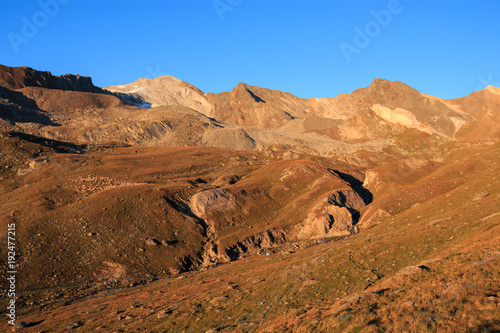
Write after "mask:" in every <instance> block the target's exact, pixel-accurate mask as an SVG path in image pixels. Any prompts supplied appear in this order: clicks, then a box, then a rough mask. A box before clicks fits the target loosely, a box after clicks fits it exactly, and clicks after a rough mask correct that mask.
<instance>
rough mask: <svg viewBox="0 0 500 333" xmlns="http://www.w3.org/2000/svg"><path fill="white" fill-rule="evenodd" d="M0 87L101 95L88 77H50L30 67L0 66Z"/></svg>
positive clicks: (99, 89)
mask: <svg viewBox="0 0 500 333" xmlns="http://www.w3.org/2000/svg"><path fill="white" fill-rule="evenodd" d="M0 86H2V87H5V88H8V89H11V90H17V89H22V88H25V87H37V88H48V89H59V90H70V91H83V92H93V93H103V92H104V91H103V90H102V89H101V88H99V87H96V86H94V84H93V83H92V79H91V78H90V77H89V76H81V75H72V74H65V75H52V73H50V72H46V71H37V70H34V69H33V68H30V67H8V66H3V65H0Z"/></svg>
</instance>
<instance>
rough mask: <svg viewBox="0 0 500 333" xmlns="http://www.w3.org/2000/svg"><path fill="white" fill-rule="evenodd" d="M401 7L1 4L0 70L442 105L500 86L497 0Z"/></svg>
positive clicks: (219, 2) (322, 1)
mask: <svg viewBox="0 0 500 333" xmlns="http://www.w3.org/2000/svg"><path fill="white" fill-rule="evenodd" d="M55 1H59V2H61V3H64V4H59V2H57V3H58V4H59V5H58V8H56V7H54V3H55ZM397 2H398V1H397V0H389V1H388V0H383V1H378V0H377V1H375V0H373V1H361V0H359V1H353V0H345V1H333V0H317V1H314V0H308V1H306V0H302V1H298V0H215V1H214V0H206V1H205V0H197V1H196V0H176V1H173V0H170V1H169V0H158V1H153V0H150V1H148V0H143V1H132V0H100V1H97V0H41V1H40V2H39V1H37V0H34V1H26V0H0V64H4V65H8V66H23V65H24V66H30V67H33V68H35V69H38V70H48V71H51V72H52V73H53V74H65V73H74V74H82V75H88V76H92V78H93V81H94V83H95V84H96V85H99V86H107V85H118V84H124V83H129V82H132V81H135V80H136V79H138V78H139V77H152V76H158V75H167V74H168V75H173V76H175V77H178V78H180V79H182V80H184V81H187V82H189V83H191V84H193V85H195V86H197V87H198V88H200V89H201V90H203V91H205V92H220V91H226V90H231V89H232V88H233V87H234V86H235V85H236V84H238V82H246V83H248V84H251V85H258V86H262V87H267V88H272V89H280V90H283V91H288V92H291V93H293V94H295V95H297V96H300V97H327V96H333V97H334V96H336V95H338V94H339V93H349V92H351V91H353V90H354V89H357V88H360V87H365V86H368V85H369V84H370V83H371V82H372V80H373V79H374V78H385V79H388V80H399V81H402V82H404V83H407V84H409V85H410V86H412V87H414V88H416V89H418V90H420V91H422V92H424V93H428V94H432V95H436V96H439V97H442V98H455V97H462V96H465V95H468V94H469V93H471V92H472V91H474V90H476V89H479V88H482V87H483V86H484V85H485V84H488V83H489V84H496V85H500V83H498V82H500V61H499V60H500V19H499V14H500V1H497V0H478V1H451V0H441V1H437V0H413V1H411V0H400V1H399V5H397ZM43 3H47V4H49V5H50V6H48V7H47V6H45V5H42V4H43ZM215 6H218V8H219V9H218V11H217V10H216V8H215ZM224 6H225V7H224ZM389 9H390V10H392V13H391V12H390V11H388V10H389ZM372 11H374V12H375V13H381V11H386V12H382V13H386V14H387V12H389V13H390V18H389V17H388V16H387V15H385V16H384V15H382V16H381V17H379V21H380V22H381V23H378V22H377V21H376V19H375V18H374V16H373V15H372ZM30 25H33V26H31V28H33V27H34V28H35V30H36V31H34V30H33V29H31V30H30ZM356 28H359V30H355V29H356ZM366 29H368V33H369V35H367V37H368V38H369V40H367V39H366V38H364V39H363V38H362V37H360V34H359V33H358V32H356V31H362V34H366ZM357 34H358V38H357V39H356V38H355V37H356V35H357ZM341 45H343V48H344V51H342V48H341ZM354 48H355V49H354ZM16 50H17V52H16ZM345 50H348V52H347V51H345ZM353 50H355V51H353ZM346 52H347V53H349V54H348V56H347V57H346V56H345V53H346ZM347 59H349V60H350V62H348V61H347Z"/></svg>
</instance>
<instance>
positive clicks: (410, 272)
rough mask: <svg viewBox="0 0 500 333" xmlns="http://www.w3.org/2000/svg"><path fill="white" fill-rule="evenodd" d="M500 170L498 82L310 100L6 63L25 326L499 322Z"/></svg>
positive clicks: (289, 328)
mask: <svg viewBox="0 0 500 333" xmlns="http://www.w3.org/2000/svg"><path fill="white" fill-rule="evenodd" d="M499 183H500V89H499V88H497V87H492V86H489V87H487V88H486V89H484V90H481V91H476V92H473V93H471V94H470V95H468V96H465V97H463V98H459V99H453V100H445V99H440V98H438V97H433V96H429V95H425V94H422V93H420V92H418V91H417V90H415V89H413V88H411V87H409V86H407V85H405V84H404V83H401V82H391V81H386V80H381V79H376V80H374V81H373V83H372V84H371V85H370V86H369V87H366V88H360V89H358V90H355V91H354V92H352V93H351V94H341V95H339V96H337V97H335V98H333V97H332V98H324V99H314V98H313V99H303V98H299V97H296V96H294V95H292V94H290V93H286V92H281V91H278V90H270V89H266V88H261V87H256V86H250V85H247V84H245V83H240V84H238V85H237V86H236V87H235V88H234V89H233V90H232V91H229V92H223V93H220V94H214V93H204V92H202V91H201V90H199V89H198V88H196V87H194V86H192V85H190V84H188V83H186V82H183V81H181V80H179V79H177V78H173V77H170V76H167V77H159V78H156V79H139V80H138V81H136V82H133V83H129V84H123V85H118V86H114V87H106V88H99V87H96V86H94V85H93V84H92V80H91V79H90V78H88V77H83V76H79V75H70V74H68V75H63V76H53V75H51V74H50V73H49V72H41V71H37V70H34V69H31V68H28V67H15V68H13V67H7V66H0V202H1V204H0V221H1V223H0V227H1V228H2V230H3V231H2V235H5V234H6V231H7V226H8V225H11V224H15V225H16V242H17V245H16V246H17V252H16V262H17V265H18V267H17V268H18V276H17V299H16V305H17V318H16V321H17V326H16V327H15V329H21V330H23V331H26V332H62V331H76V332H88V331H97V332H101V331H102V332H128V331H138V332H139V331H148V332H385V331H388V332H425V331H429V332H436V331H439V332H441V331H443V332H495V331H498V330H500V275H499V272H500V269H499V268H500V265H499V264H500V245H499V244H500V227H499V224H500V210H499V207H500V187H499V185H498V184H499ZM0 244H1V256H2V258H7V253H8V249H7V237H2V238H1V239H0ZM0 278H1V280H2V284H1V286H2V297H1V298H0V303H1V309H0V311H2V313H3V315H4V318H6V313H7V312H6V307H7V302H8V301H9V299H8V298H7V293H6V291H7V289H8V286H7V280H6V278H7V269H6V268H5V267H4V269H2V270H0ZM6 321H7V320H5V321H2V322H1V323H0V327H1V328H2V330H8V329H10V328H12V325H9V324H7V323H6Z"/></svg>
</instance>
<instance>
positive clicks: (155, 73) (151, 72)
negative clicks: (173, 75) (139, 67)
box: [145, 64, 170, 79]
mask: <svg viewBox="0 0 500 333" xmlns="http://www.w3.org/2000/svg"><path fill="white" fill-rule="evenodd" d="M145 69H146V72H148V75H147V76H146V78H148V79H154V78H156V77H160V76H166V75H170V73H168V72H163V71H162V70H161V69H160V65H159V64H157V65H156V67H155V68H152V67H151V66H146V68H145Z"/></svg>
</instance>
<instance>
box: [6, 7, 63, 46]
mask: <svg viewBox="0 0 500 333" xmlns="http://www.w3.org/2000/svg"><path fill="white" fill-rule="evenodd" d="M70 1H71V0H39V1H38V6H39V7H40V10H39V11H37V12H36V13H35V14H33V16H32V17H31V19H29V18H27V17H26V16H23V17H22V18H21V21H22V27H21V32H20V34H19V33H15V32H12V31H11V32H9V33H8V34H7V38H8V39H9V42H10V45H11V46H12V49H13V50H14V52H15V53H19V47H20V46H21V45H22V44H28V43H29V41H30V40H32V39H33V38H35V36H36V35H37V34H38V32H39V31H40V29H42V28H43V27H45V26H46V25H47V24H48V23H49V21H50V19H51V18H53V17H55V16H56V15H57V14H58V13H59V9H60V5H65V4H67V3H68V2H70Z"/></svg>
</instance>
